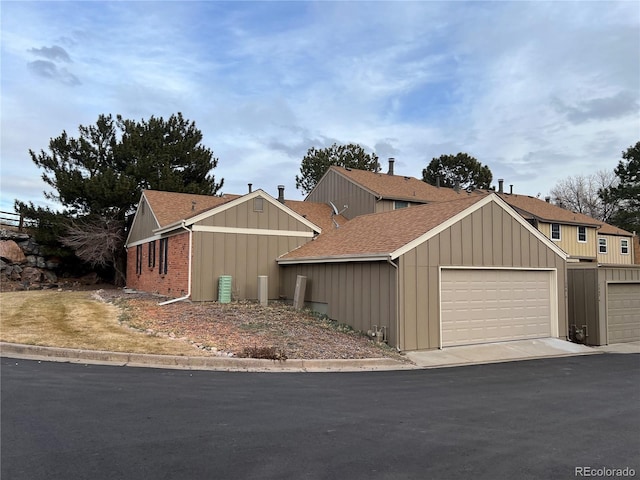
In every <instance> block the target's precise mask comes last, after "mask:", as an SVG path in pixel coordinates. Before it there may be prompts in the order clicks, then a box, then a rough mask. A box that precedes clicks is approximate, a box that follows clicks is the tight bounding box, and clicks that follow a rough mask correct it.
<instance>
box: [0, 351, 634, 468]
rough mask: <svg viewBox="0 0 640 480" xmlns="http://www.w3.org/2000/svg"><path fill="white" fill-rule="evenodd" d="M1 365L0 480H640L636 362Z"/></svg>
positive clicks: (609, 357) (598, 358) (596, 358)
mask: <svg viewBox="0 0 640 480" xmlns="http://www.w3.org/2000/svg"><path fill="white" fill-rule="evenodd" d="M1 362H2V363H1V365H2V366H1V372H0V373H1V399H2V405H1V407H2V410H1V422H2V424H1V437H0V439H1V442H2V443H1V445H0V448H1V458H0V461H1V470H0V474H1V477H2V480H21V479H28V480H38V479H47V480H52V479H65V480H73V479H92V480H93V479H95V480H105V479H135V480H138V479H153V480H159V479H270V478H277V479H306V478H309V479H316V478H326V479H404V478H415V479H447V478H455V479H464V478H473V479H476V478H487V479H501V478H504V479H529V478H531V479H564V478H567V479H569V478H577V477H576V476H575V468H576V467H589V468H593V469H597V468H625V467H630V468H632V469H634V470H635V474H636V478H639V477H640V355H632V354H628V355H615V354H603V355H589V356H584V357H569V358H556V359H544V360H532V361H523V362H514V363H504V364H493V365H478V366H469V367H458V368H444V369H438V370H417V371H415V370H412V371H400V372H363V373H230V372H198V371H184V370H159V369H148V368H130V367H111V366H97V365H78V364H63V363H49V362H42V363H40V362H37V361H27V360H15V359H9V358H2V361H1ZM578 478H579V477H578ZM591 478H594V477H591ZM608 478H611V477H608Z"/></svg>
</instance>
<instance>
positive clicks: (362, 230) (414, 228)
mask: <svg viewBox="0 0 640 480" xmlns="http://www.w3.org/2000/svg"><path fill="white" fill-rule="evenodd" d="M483 198H484V196H477V195H474V196H464V197H463V198H458V199H457V200H451V201H448V202H438V203H431V204H427V205H418V206H413V207H409V208H403V209H401V210H394V211H390V212H383V213H372V214H369V215H361V216H358V217H355V218H354V219H352V220H350V221H348V222H347V223H346V224H344V225H343V226H342V227H340V228H338V229H333V230H331V231H329V232H327V233H324V234H322V235H320V236H319V237H317V238H316V239H315V240H314V241H312V242H308V243H306V244H304V245H302V246H301V247H300V248H298V249H296V250H293V251H291V252H289V253H287V254H285V255H283V256H282V257H280V258H281V259H283V260H289V259H304V258H326V257H350V256H365V255H386V254H391V253H393V252H395V251H396V250H398V249H399V248H401V247H403V246H405V245H406V244H408V243H409V242H411V241H412V240H415V239H417V238H418V237H420V236H421V235H423V234H425V233H427V232H428V231H430V230H432V229H433V228H435V227H437V226H439V225H440V224H442V223H443V222H445V221H446V220H448V219H450V218H451V217H453V216H455V215H456V214H458V213H460V212H462V211H463V210H465V209H466V208H468V207H470V206H471V205H473V204H475V203H476V202H478V201H480V200H482V199H483Z"/></svg>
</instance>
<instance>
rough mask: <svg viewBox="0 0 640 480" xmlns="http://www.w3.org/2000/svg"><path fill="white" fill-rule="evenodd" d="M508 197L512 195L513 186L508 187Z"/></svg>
mask: <svg viewBox="0 0 640 480" xmlns="http://www.w3.org/2000/svg"><path fill="white" fill-rule="evenodd" d="M509 195H513V185H509Z"/></svg>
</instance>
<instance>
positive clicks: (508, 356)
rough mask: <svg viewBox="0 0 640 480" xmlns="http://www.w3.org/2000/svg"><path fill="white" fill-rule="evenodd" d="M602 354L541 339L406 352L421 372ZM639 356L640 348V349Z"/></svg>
mask: <svg viewBox="0 0 640 480" xmlns="http://www.w3.org/2000/svg"><path fill="white" fill-rule="evenodd" d="M602 352H603V350H600V349H599V348H594V347H587V346H586V345H579V344H577V343H571V342H567V341H565V340H560V339H559V338H539V339H535V340H518V341H513V342H499V343H483V344H480V345H465V346H462V347H448V348H444V349H442V350H428V351H420V352H407V354H406V355H407V358H409V360H411V361H412V362H413V363H415V364H416V365H418V366H419V367H422V368H434V367H453V366H458V365H470V364H481V363H497V362H510V361H514V360H530V359H534V358H547V357H565V356H570V355H593V354H597V353H602ZM638 352H640V345H639V346H638Z"/></svg>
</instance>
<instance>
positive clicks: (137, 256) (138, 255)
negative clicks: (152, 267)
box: [136, 245, 142, 275]
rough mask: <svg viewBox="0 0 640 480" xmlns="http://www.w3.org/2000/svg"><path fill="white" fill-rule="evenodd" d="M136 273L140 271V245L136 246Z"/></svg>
mask: <svg viewBox="0 0 640 480" xmlns="http://www.w3.org/2000/svg"><path fill="white" fill-rule="evenodd" d="M136 273H137V274H138V275H140V274H141V273H142V245H138V246H136Z"/></svg>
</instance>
